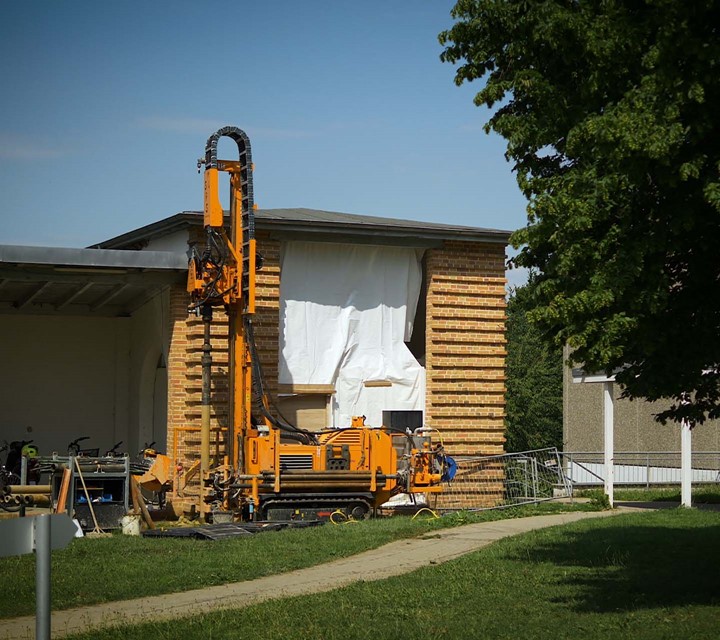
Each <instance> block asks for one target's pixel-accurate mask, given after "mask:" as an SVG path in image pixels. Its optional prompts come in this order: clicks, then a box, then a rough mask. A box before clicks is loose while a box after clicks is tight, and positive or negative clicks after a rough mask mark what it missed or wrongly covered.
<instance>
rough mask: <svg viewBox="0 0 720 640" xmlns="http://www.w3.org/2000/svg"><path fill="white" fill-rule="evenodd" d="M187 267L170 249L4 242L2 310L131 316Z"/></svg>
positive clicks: (0, 284) (0, 247) (0, 283)
mask: <svg viewBox="0 0 720 640" xmlns="http://www.w3.org/2000/svg"><path fill="white" fill-rule="evenodd" d="M186 272H187V258H186V257H185V256H184V255H178V254H175V253H171V252H167V251H115V250H109V249H67V248H62V247H22V246H11V245H0V313H39V314H52V315H89V316H110V317H118V316H128V315H130V314H132V313H133V312H134V311H136V310H137V309H139V308H140V307H141V306H142V305H143V304H145V303H146V302H147V301H148V300H150V298H152V297H153V296H155V295H157V294H158V293H159V292H160V291H161V290H162V289H163V288H164V287H165V286H167V285H168V284H171V283H174V282H182V281H184V280H185V278H186Z"/></svg>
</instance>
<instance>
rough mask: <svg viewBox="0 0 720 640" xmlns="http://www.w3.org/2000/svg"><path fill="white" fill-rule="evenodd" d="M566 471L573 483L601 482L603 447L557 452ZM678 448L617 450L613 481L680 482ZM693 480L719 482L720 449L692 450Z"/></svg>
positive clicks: (586, 484) (632, 482)
mask: <svg viewBox="0 0 720 640" xmlns="http://www.w3.org/2000/svg"><path fill="white" fill-rule="evenodd" d="M560 455H561V456H562V460H563V469H564V471H565V475H566V476H567V477H568V478H569V479H570V482H571V483H572V484H573V486H576V487H577V486H594V485H602V484H603V483H604V477H605V463H604V458H603V453H602V451H565V452H563V453H561V454H560ZM680 466H681V465H680V452H679V451H616V452H614V453H613V471H614V476H615V484H616V485H634V486H645V487H650V486H651V485H672V484H680ZM691 466H692V482H693V484H710V483H717V482H720V452H718V451H693V453H692V461H691Z"/></svg>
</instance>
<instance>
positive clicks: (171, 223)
mask: <svg viewBox="0 0 720 640" xmlns="http://www.w3.org/2000/svg"><path fill="white" fill-rule="evenodd" d="M201 224H202V212H200V211H183V212H182V213H178V214H176V215H174V216H170V217H169V218H164V219H163V220H159V221H158V222H153V223H152V224H148V225H146V226H144V227H140V228H139V229H134V230H133V231H129V232H128V233H124V234H122V235H119V236H116V237H114V238H110V239H109V240H105V241H103V242H99V243H97V244H95V245H92V247H93V248H101V249H133V248H138V247H140V246H142V245H143V244H145V243H147V242H148V241H150V240H152V239H154V238H158V237H161V236H164V235H167V234H169V233H172V232H174V231H179V230H181V229H186V228H188V227H191V226H197V225H201ZM255 227H256V228H257V229H258V230H263V231H270V232H272V233H273V235H277V236H279V237H292V238H303V239H310V238H316V239H318V240H325V241H327V240H332V241H335V242H343V241H356V240H360V241H365V242H377V243H380V244H414V245H417V246H433V245H436V244H439V243H441V242H442V241H443V240H466V241H469V242H492V243H502V244H507V242H508V238H509V237H510V233H511V232H510V231H504V230H500V229H485V228H481V227H464V226H459V225H449V224H439V223H434V222H417V221H412V220H399V219H396V218H378V217H373V216H363V215H357V214H352V213H338V212H336V211H320V210H317V209H258V210H256V212H255Z"/></svg>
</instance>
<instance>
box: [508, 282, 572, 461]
mask: <svg viewBox="0 0 720 640" xmlns="http://www.w3.org/2000/svg"><path fill="white" fill-rule="evenodd" d="M534 286H535V285H534V280H533V278H532V277H531V279H530V282H529V283H528V284H526V285H525V286H523V287H518V288H516V289H514V290H513V291H512V293H511V294H510V299H509V300H508V306H507V343H508V347H507V350H508V354H507V419H506V430H505V432H506V436H507V444H506V447H505V448H506V449H507V451H528V450H531V449H540V448H543V447H557V448H558V449H562V419H563V415H562V348H560V347H556V346H553V345H551V344H550V343H549V342H548V341H547V340H543V337H542V335H540V331H539V329H538V328H537V327H536V326H535V325H534V324H532V323H531V322H530V321H529V320H528V313H529V312H530V311H531V310H532V305H533V304H534V303H533V297H532V290H533V287H534Z"/></svg>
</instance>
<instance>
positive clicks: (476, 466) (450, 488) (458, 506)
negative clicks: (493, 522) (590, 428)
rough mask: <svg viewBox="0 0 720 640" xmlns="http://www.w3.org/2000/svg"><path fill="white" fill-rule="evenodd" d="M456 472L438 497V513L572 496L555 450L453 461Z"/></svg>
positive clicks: (467, 457)
mask: <svg viewBox="0 0 720 640" xmlns="http://www.w3.org/2000/svg"><path fill="white" fill-rule="evenodd" d="M455 462H456V463H457V473H456V474H455V478H454V479H453V480H452V481H451V482H449V483H448V484H446V485H445V486H444V488H443V493H442V494H441V495H440V496H438V498H437V500H436V502H435V505H434V508H435V509H436V510H438V511H441V512H449V511H460V510H467V511H478V510H482V509H501V508H504V507H512V506H518V505H522V504H530V503H535V502H542V501H545V500H552V499H553V498H557V497H560V496H568V495H571V492H572V487H571V486H570V485H569V483H568V480H567V477H566V476H565V474H564V473H563V467H562V463H561V457H560V454H559V452H558V450H557V449H555V448H548V449H537V450H534V451H523V452H520V453H506V454H503V455H495V456H462V457H457V458H455Z"/></svg>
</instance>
